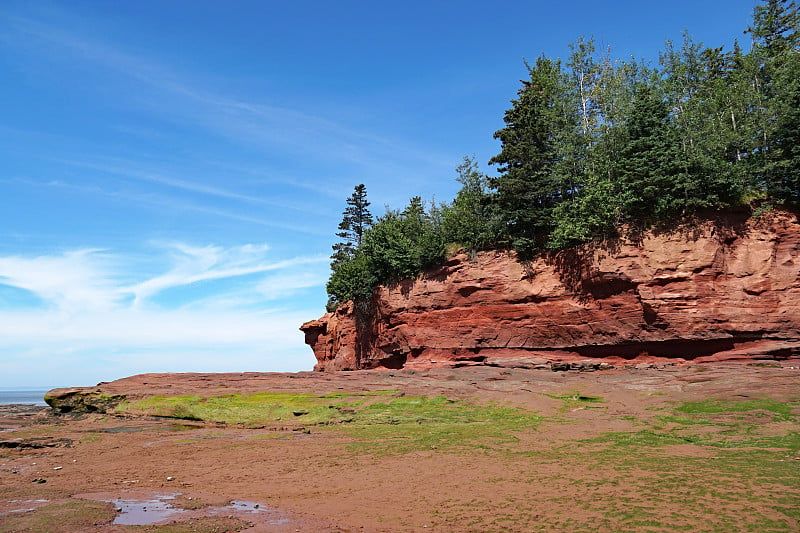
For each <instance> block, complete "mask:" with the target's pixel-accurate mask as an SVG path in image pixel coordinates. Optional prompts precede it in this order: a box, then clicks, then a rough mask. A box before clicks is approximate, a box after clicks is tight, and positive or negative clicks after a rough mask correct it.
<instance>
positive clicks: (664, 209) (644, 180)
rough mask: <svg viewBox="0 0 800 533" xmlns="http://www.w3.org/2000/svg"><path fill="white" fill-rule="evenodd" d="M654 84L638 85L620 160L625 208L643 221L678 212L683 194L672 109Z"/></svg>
mask: <svg viewBox="0 0 800 533" xmlns="http://www.w3.org/2000/svg"><path fill="white" fill-rule="evenodd" d="M653 85H654V84H640V85H639V86H638V87H637V88H636V89H635V95H636V97H635V100H634V103H633V107H632V108H631V112H630V115H629V116H628V118H627V121H626V124H625V126H624V135H625V141H624V144H623V146H622V149H621V150H620V158H619V161H618V169H619V170H618V172H619V185H618V190H619V196H620V200H621V203H622V206H623V210H624V212H625V214H626V215H627V216H628V217H629V220H630V221H631V222H633V223H636V224H639V225H647V224H649V223H653V222H658V221H663V220H666V219H667V217H669V216H672V215H674V214H676V211H679V210H678V209H676V198H677V197H679V196H680V195H682V194H683V191H680V190H677V189H676V187H675V185H676V184H675V182H674V176H675V170H674V164H675V162H676V161H677V160H678V153H677V150H676V145H675V139H674V135H673V134H672V132H671V131H670V123H669V109H668V107H667V103H666V102H665V101H664V99H663V98H661V97H660V96H659V94H658V93H657V90H656V88H655V87H654V86H653ZM678 214H681V213H679V212H678Z"/></svg>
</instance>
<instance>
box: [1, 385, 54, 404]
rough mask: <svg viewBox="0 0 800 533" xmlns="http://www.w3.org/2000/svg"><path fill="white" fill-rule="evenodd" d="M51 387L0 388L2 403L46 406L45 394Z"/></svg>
mask: <svg viewBox="0 0 800 533" xmlns="http://www.w3.org/2000/svg"><path fill="white" fill-rule="evenodd" d="M49 390H50V389H49V388H36V389H33V388H31V389H16V390H15V389H0V405H39V406H46V405H47V404H46V403H45V401H44V395H45V393H46V392H47V391H49Z"/></svg>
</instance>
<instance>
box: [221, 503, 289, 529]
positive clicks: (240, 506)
mask: <svg viewBox="0 0 800 533" xmlns="http://www.w3.org/2000/svg"><path fill="white" fill-rule="evenodd" d="M231 511H233V512H239V513H245V514H270V515H277V514H278V513H277V511H275V510H273V509H269V508H267V507H263V506H262V505H261V504H259V503H256V502H248V501H244V500H232V501H231V503H229V504H228V505H226V506H225V507H222V508H220V510H219V512H220V513H223V512H231ZM265 522H266V523H267V524H269V525H271V526H277V525H280V524H288V523H289V519H288V518H270V519H267V520H265Z"/></svg>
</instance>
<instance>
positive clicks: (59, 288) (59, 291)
mask: <svg viewBox="0 0 800 533" xmlns="http://www.w3.org/2000/svg"><path fill="white" fill-rule="evenodd" d="M112 262H113V259H112V258H111V257H110V256H109V255H107V254H106V253H104V252H103V251H102V250H94V249H86V250H78V251H72V252H67V253H64V254H62V255H57V256H40V257H32V258H27V257H19V256H9V257H0V284H3V285H8V286H11V287H16V288H19V289H23V290H26V291H30V292H31V293H33V294H35V295H36V296H38V297H39V298H40V299H41V300H43V301H44V302H47V303H48V305H49V306H52V307H55V308H58V309H61V310H65V311H73V310H78V309H94V310H99V311H103V310H108V309H112V308H114V307H115V306H116V305H117V303H118V301H119V300H120V298H121V294H120V293H119V291H118V289H117V287H116V286H115V280H114V279H113V278H114V274H113V270H112V268H111V263H112Z"/></svg>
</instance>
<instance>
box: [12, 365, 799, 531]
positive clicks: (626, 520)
mask: <svg viewBox="0 0 800 533" xmlns="http://www.w3.org/2000/svg"><path fill="white" fill-rule="evenodd" d="M58 394H60V401H61V403H60V404H59V403H58V401H56V402H55V404H56V405H59V406H60V407H59V410H60V411H62V413H61V414H56V413H55V412H54V410H52V409H45V408H42V407H35V406H3V407H2V408H1V409H0V532H27V531H30V532H33V531H41V532H45V531H46V532H48V533H60V532H64V533H66V532H69V533H72V532H76V531H81V532H83V531H86V532H93V531H96V532H128V531H131V532H137V531H148V532H190V531H191V532H223V531H250V532H285V531H304V532H306V531H308V532H348V531H349V532H353V531H358V532H362V531H365V532H407V531H441V532H451V531H475V532H478V531H480V532H486V531H520V532H522V531H526V532H527V531H676V530H690V531H754V532H760V531H800V511H798V509H800V364H798V363H797V362H795V363H791V362H786V361H784V362H781V363H756V364H746V363H740V364H721V363H717V364H707V365H686V366H665V367H659V368H639V369H635V368H629V369H615V370H607V371H599V372H573V371H570V372H551V371H545V370H524V369H504V368H492V367H466V368H457V369H444V368H440V369H432V370H429V371H425V372H417V371H401V370H398V371H359V372H338V373H298V374H273V373H246V374H148V375H141V376H133V377H131V378H126V379H123V380H118V381H115V382H111V383H105V384H101V385H99V386H98V387H93V388H88V389H83V390H72V389H71V390H69V391H61V393H58ZM58 394H56V396H58ZM80 398H83V401H81V400H80ZM70 402H71V403H70ZM87 406H88V408H87ZM86 411H92V412H86Z"/></svg>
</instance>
